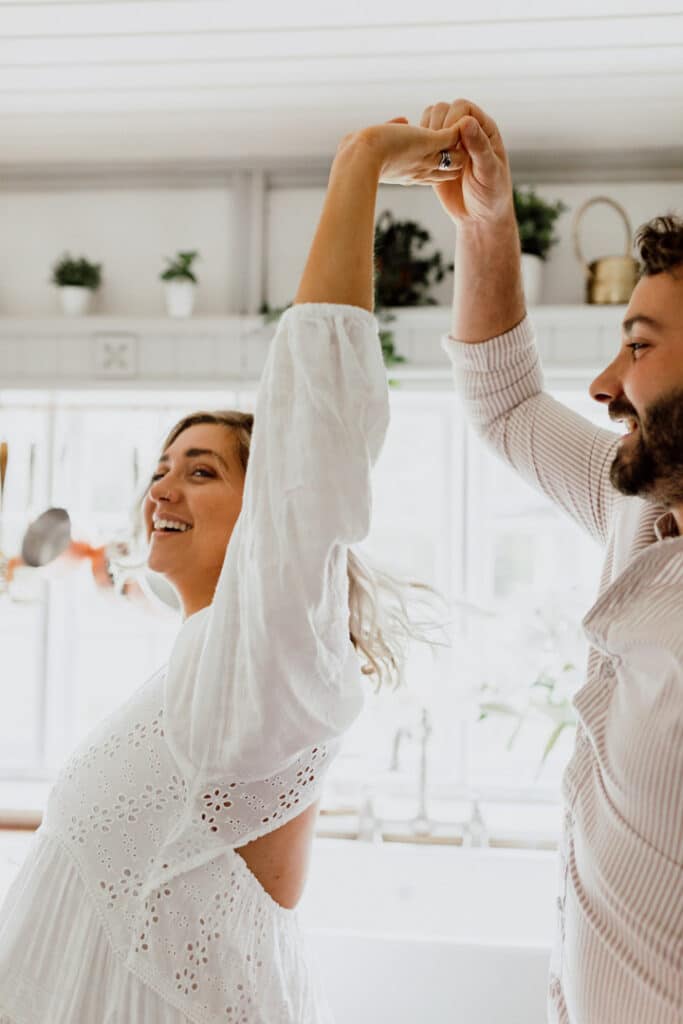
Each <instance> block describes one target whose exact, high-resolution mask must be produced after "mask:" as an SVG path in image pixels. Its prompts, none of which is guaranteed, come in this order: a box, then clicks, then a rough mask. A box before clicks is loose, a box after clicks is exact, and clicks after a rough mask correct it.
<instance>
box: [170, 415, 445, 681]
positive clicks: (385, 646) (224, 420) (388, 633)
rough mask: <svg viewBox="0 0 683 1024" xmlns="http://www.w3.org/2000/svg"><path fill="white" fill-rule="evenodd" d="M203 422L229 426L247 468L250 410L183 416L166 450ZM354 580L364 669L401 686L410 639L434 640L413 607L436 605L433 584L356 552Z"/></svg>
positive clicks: (351, 556)
mask: <svg viewBox="0 0 683 1024" xmlns="http://www.w3.org/2000/svg"><path fill="white" fill-rule="evenodd" d="M200 423H208V424H215V425H218V426H223V427H226V428H227V429H228V430H230V432H231V433H232V436H233V437H234V439H235V442H236V446H237V455H238V458H239V460H240V463H241V465H242V468H243V469H244V471H245V473H246V471H247V465H248V462H249V451H250V446H251V435H252V430H253V427H254V417H253V415H252V414H251V413H248V412H237V411H233V410H228V411H222V410H220V411H217V412H194V413H191V414H190V415H189V416H184V417H183V418H182V419H181V420H179V421H178V422H177V423H176V424H175V426H174V427H173V428H172V429H171V430H170V431H169V434H168V436H167V438H166V440H165V441H164V444H163V447H162V451H166V449H167V448H168V447H169V446H170V445H171V444H173V442H174V441H175V439H176V438H177V437H178V436H179V435H180V434H182V433H183V431H185V430H187V429H188V428H189V427H193V426H196V425H197V424H200ZM348 578H349V635H350V637H351V642H352V643H353V645H354V647H355V648H356V650H357V651H358V652H359V653H360V654H361V656H362V657H363V658H364V659H365V664H364V666H363V671H364V672H365V674H366V675H371V676H373V677H374V679H375V681H376V683H377V686H378V687H379V686H381V685H382V684H384V683H389V684H390V685H392V686H396V685H398V684H399V683H400V682H402V679H403V667H404V664H405V658H406V649H407V646H408V642H409V640H411V639H412V640H420V641H423V642H426V643H433V642H434V641H433V639H432V633H433V630H434V628H435V626H436V623H435V621H434V619H433V616H429V617H428V619H429V620H431V621H427V622H420V623H418V622H415V621H413V619H412V617H411V611H410V607H411V605H413V604H415V603H418V604H421V605H432V604H433V600H434V598H435V597H436V596H437V595H436V594H435V592H434V591H433V590H432V588H431V587H428V586H426V585H425V584H421V583H415V582H412V581H407V580H399V579H397V578H395V577H393V576H391V575H389V573H386V572H382V571H380V570H379V569H377V568H373V567H372V566H371V565H370V564H369V562H368V560H367V559H366V558H365V557H362V556H361V555H360V554H359V553H358V551H357V550H353V549H351V548H350V549H349V552H348Z"/></svg>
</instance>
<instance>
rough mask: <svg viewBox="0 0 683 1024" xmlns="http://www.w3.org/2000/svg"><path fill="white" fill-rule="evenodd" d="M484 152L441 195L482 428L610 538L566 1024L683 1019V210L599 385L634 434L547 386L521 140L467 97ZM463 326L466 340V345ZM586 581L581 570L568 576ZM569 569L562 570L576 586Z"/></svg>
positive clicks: (523, 470) (566, 922) (645, 277)
mask: <svg viewBox="0 0 683 1024" xmlns="http://www.w3.org/2000/svg"><path fill="white" fill-rule="evenodd" d="M458 121H460V125H461V143H460V145H461V147H462V149H463V150H464V151H465V152H466V153H467V155H468V156H469V160H468V161H467V163H466V165H465V168H464V170H463V172H462V175H461V177H460V179H459V180H458V181H450V182H444V184H442V185H440V186H437V187H436V191H437V194H438V196H439V199H440V200H441V203H442V205H443V206H444V208H445V209H446V211H447V212H448V214H449V215H450V216H451V218H452V219H453V220H454V221H455V222H456V224H457V246H456V254H455V263H456V277H455V296H454V304H453V309H454V314H453V328H452V333H451V338H450V339H447V340H446V341H445V342H444V346H445V347H446V349H447V351H448V353H449V355H450V357H451V359H452V361H453V364H454V369H455V375H456V381H457V383H458V386H459V388H460V390H461V392H462V395H463V398H464V401H465V404H466V408H467V410H468V413H469V417H470V419H471V421H472V423H473V424H474V425H475V426H476V427H477V429H478V430H479V432H480V433H481V434H482V436H483V437H484V438H486V440H487V441H488V442H489V443H490V444H491V445H493V446H494V447H495V448H496V449H497V451H498V453H499V454H500V455H501V456H502V457H503V458H504V459H505V460H506V461H507V462H508V463H510V464H511V465H512V466H513V467H514V468H515V469H516V470H517V471H518V472H519V473H520V474H521V475H522V476H523V477H524V478H525V479H526V480H528V481H529V482H530V483H532V484H533V485H534V486H536V487H538V488H540V489H541V490H542V491H544V492H545V493H546V494H548V495H549V496H550V497H551V498H552V499H553V500H554V501H555V502H557V504H558V505H560V506H561V507H562V508H563V509H564V510H565V511H566V512H568V513H569V514H570V515H571V516H572V517H573V518H574V519H575V520H577V521H578V522H579V523H580V524H581V525H582V526H583V527H584V528H585V529H586V530H588V531H589V532H590V533H591V535H592V536H594V537H595V538H597V539H598V540H600V541H601V542H602V543H603V544H604V546H605V552H606V553H605V565H604V572H603V575H602V580H601V584H600V592H599V597H598V600H597V602H596V604H595V605H594V606H593V608H592V609H591V610H590V612H589V613H588V615H587V617H586V618H585V620H584V627H585V630H586V633H587V635H588V638H589V641H590V644H591V647H590V655H589V661H588V669H587V677H586V683H585V685H584V686H583V687H582V688H581V689H580V690H579V691H578V693H577V694H576V696H575V699H574V703H575V707H576V711H577V715H578V728H577V736H576V747H575V751H574V753H573V756H572V758H571V760H570V762H569V765H568V767H567V770H566V774H565V779H564V784H563V795H564V800H565V821H564V837H563V842H562V849H561V855H560V860H561V883H560V891H559V894H558V899H557V907H558V931H557V941H556V946H555V950H554V954H553V958H552V962H551V977H550V988H549V1015H550V1019H551V1020H552V1021H553V1022H557V1024H628V1022H633V1024H636V1022H637V1024H680V1022H681V1020H683V536H681V535H682V534H683V220H681V219H678V218H675V217H665V218H658V219H657V220H655V221H652V222H651V223H650V224H648V225H646V226H645V227H644V228H642V229H641V231H640V232H639V235H638V239H637V241H638V245H639V249H640V258H641V267H642V270H641V276H640V280H639V282H638V284H637V286H636V288H635V290H634V292H633V296H632V298H631V301H630V303H629V306H628V309H627V311H626V315H625V317H624V321H623V337H622V341H621V346H620V348H619V350H618V352H617V354H616V356H615V358H614V360H613V361H612V363H610V365H609V366H608V367H607V368H606V369H605V370H604V371H603V372H602V373H601V374H600V375H599V376H598V377H597V378H596V380H595V381H594V382H593V384H592V385H591V389H590V390H591V394H592V396H593V398H595V399H596V401H599V402H602V403H603V404H604V405H605V406H606V408H607V412H608V414H609V416H610V417H611V418H612V419H614V420H621V421H622V422H623V423H624V424H625V426H626V433H625V435H624V436H623V437H622V438H618V437H616V436H615V435H614V434H613V433H611V432H610V431H606V430H599V429H597V428H595V427H594V426H592V425H591V424H590V423H589V422H588V421H586V420H584V419H583V418H582V417H580V416H578V415H576V414H575V413H572V412H571V411H569V410H568V409H567V408H565V407H564V406H562V405H561V404H560V403H558V402H556V401H554V400H553V399H552V398H550V396H548V395H546V394H544V393H543V391H542V376H541V371H540V368H539V363H538V356H537V352H536V349H535V345H534V337H533V331H532V328H531V325H530V323H529V321H528V319H527V318H526V311H525V306H524V296H523V293H522V285H521V275H520V246H519V238H518V233H517V226H516V221H515V215H514V208H513V202H512V185H511V179H510V172H509V168H508V162H507V157H506V154H505V149H504V146H503V143H502V140H501V137H500V133H499V132H498V129H497V127H496V125H495V123H494V122H493V121H492V120H491V119H490V118H489V117H488V116H487V115H486V114H485V113H484V112H483V111H482V110H480V109H479V108H478V107H475V106H474V105H473V104H471V103H469V102H467V101H464V100H458V101H456V102H455V103H452V104H446V103H443V104H436V105H435V106H433V107H429V108H428V109H427V110H426V111H425V113H424V115H423V118H422V124H423V126H428V127H431V128H442V127H448V126H450V125H452V124H454V123H456V122H458ZM455 339H457V340H455ZM570 582H571V581H569V580H568V581H567V583H568V584H569V583H570ZM562 583H563V581H562V580H558V586H562Z"/></svg>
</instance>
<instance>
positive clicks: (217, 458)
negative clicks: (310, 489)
mask: <svg viewBox="0 0 683 1024" xmlns="http://www.w3.org/2000/svg"><path fill="white" fill-rule="evenodd" d="M243 489H244V470H243V469H242V465H241V463H240V460H239V456H238V449H237V441H236V439H235V435H234V433H233V432H232V431H231V430H230V428H229V427H224V426H221V425H219V424H213V423H200V424H195V425H194V426H191V427H188V428H187V429H186V430H184V431H183V432H182V433H181V434H179V435H178V437H176V439H175V441H173V443H172V444H170V445H169V447H168V448H167V449H166V451H165V452H163V453H162V454H161V456H160V458H159V462H158V465H157V468H156V470H155V472H154V475H153V477H152V482H151V484H150V488H149V491H148V492H147V496H146V497H145V502H144V519H145V529H146V532H147V539H148V541H149V554H148V559H147V564H148V565H149V567H150V569H153V570H154V571H155V572H159V573H162V574H163V575H164V576H165V577H166V578H167V579H168V580H169V582H171V583H172V584H173V585H174V586H175V588H176V589H177V591H178V593H179V595H180V599H181V601H182V604H183V608H184V610H185V614H186V615H192V614H193V613H194V612H196V611H199V609H200V608H204V607H205V606H206V605H208V604H210V603H211V601H212V600H213V595H214V591H215V589H216V584H217V582H218V577H219V575H220V571H221V568H222V566H223V560H224V558H225V552H226V549H227V546H228V541H229V540H230V537H231V535H232V531H233V529H234V526H235V523H236V521H237V517H238V516H239V514H240V509H241V507H242V493H243Z"/></svg>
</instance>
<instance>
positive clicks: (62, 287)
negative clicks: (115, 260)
mask: <svg viewBox="0 0 683 1024" xmlns="http://www.w3.org/2000/svg"><path fill="white" fill-rule="evenodd" d="M101 281H102V264H101V263H90V262H89V261H88V260H86V258H85V256H81V258H80V259H73V257H71V256H70V255H69V253H65V254H64V255H63V256H62V257H61V259H59V260H57V262H56V263H55V265H54V267H53V268H52V283H53V284H56V285H57V288H58V289H59V300H60V303H61V306H62V311H63V312H64V313H66V315H67V316H84V315H85V314H86V313H87V312H88V309H89V308H90V303H91V300H92V295H93V292H95V291H96V290H97V289H98V288H99V286H100V284H101Z"/></svg>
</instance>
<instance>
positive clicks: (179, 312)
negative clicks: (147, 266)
mask: <svg viewBox="0 0 683 1024" xmlns="http://www.w3.org/2000/svg"><path fill="white" fill-rule="evenodd" d="M198 256H199V253H198V252H178V253H176V255H175V257H174V258H173V259H168V258H167V259H166V263H167V264H168V266H167V267H166V269H165V270H164V271H162V273H161V274H160V277H161V280H162V281H163V282H164V284H165V291H166V310H167V312H168V315H169V316H174V317H185V316H192V310H193V309H194V300H195V293H196V289H197V278H196V277H195V275H194V273H193V271H192V264H193V263H194V261H195V260H196V259H197V257H198Z"/></svg>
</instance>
